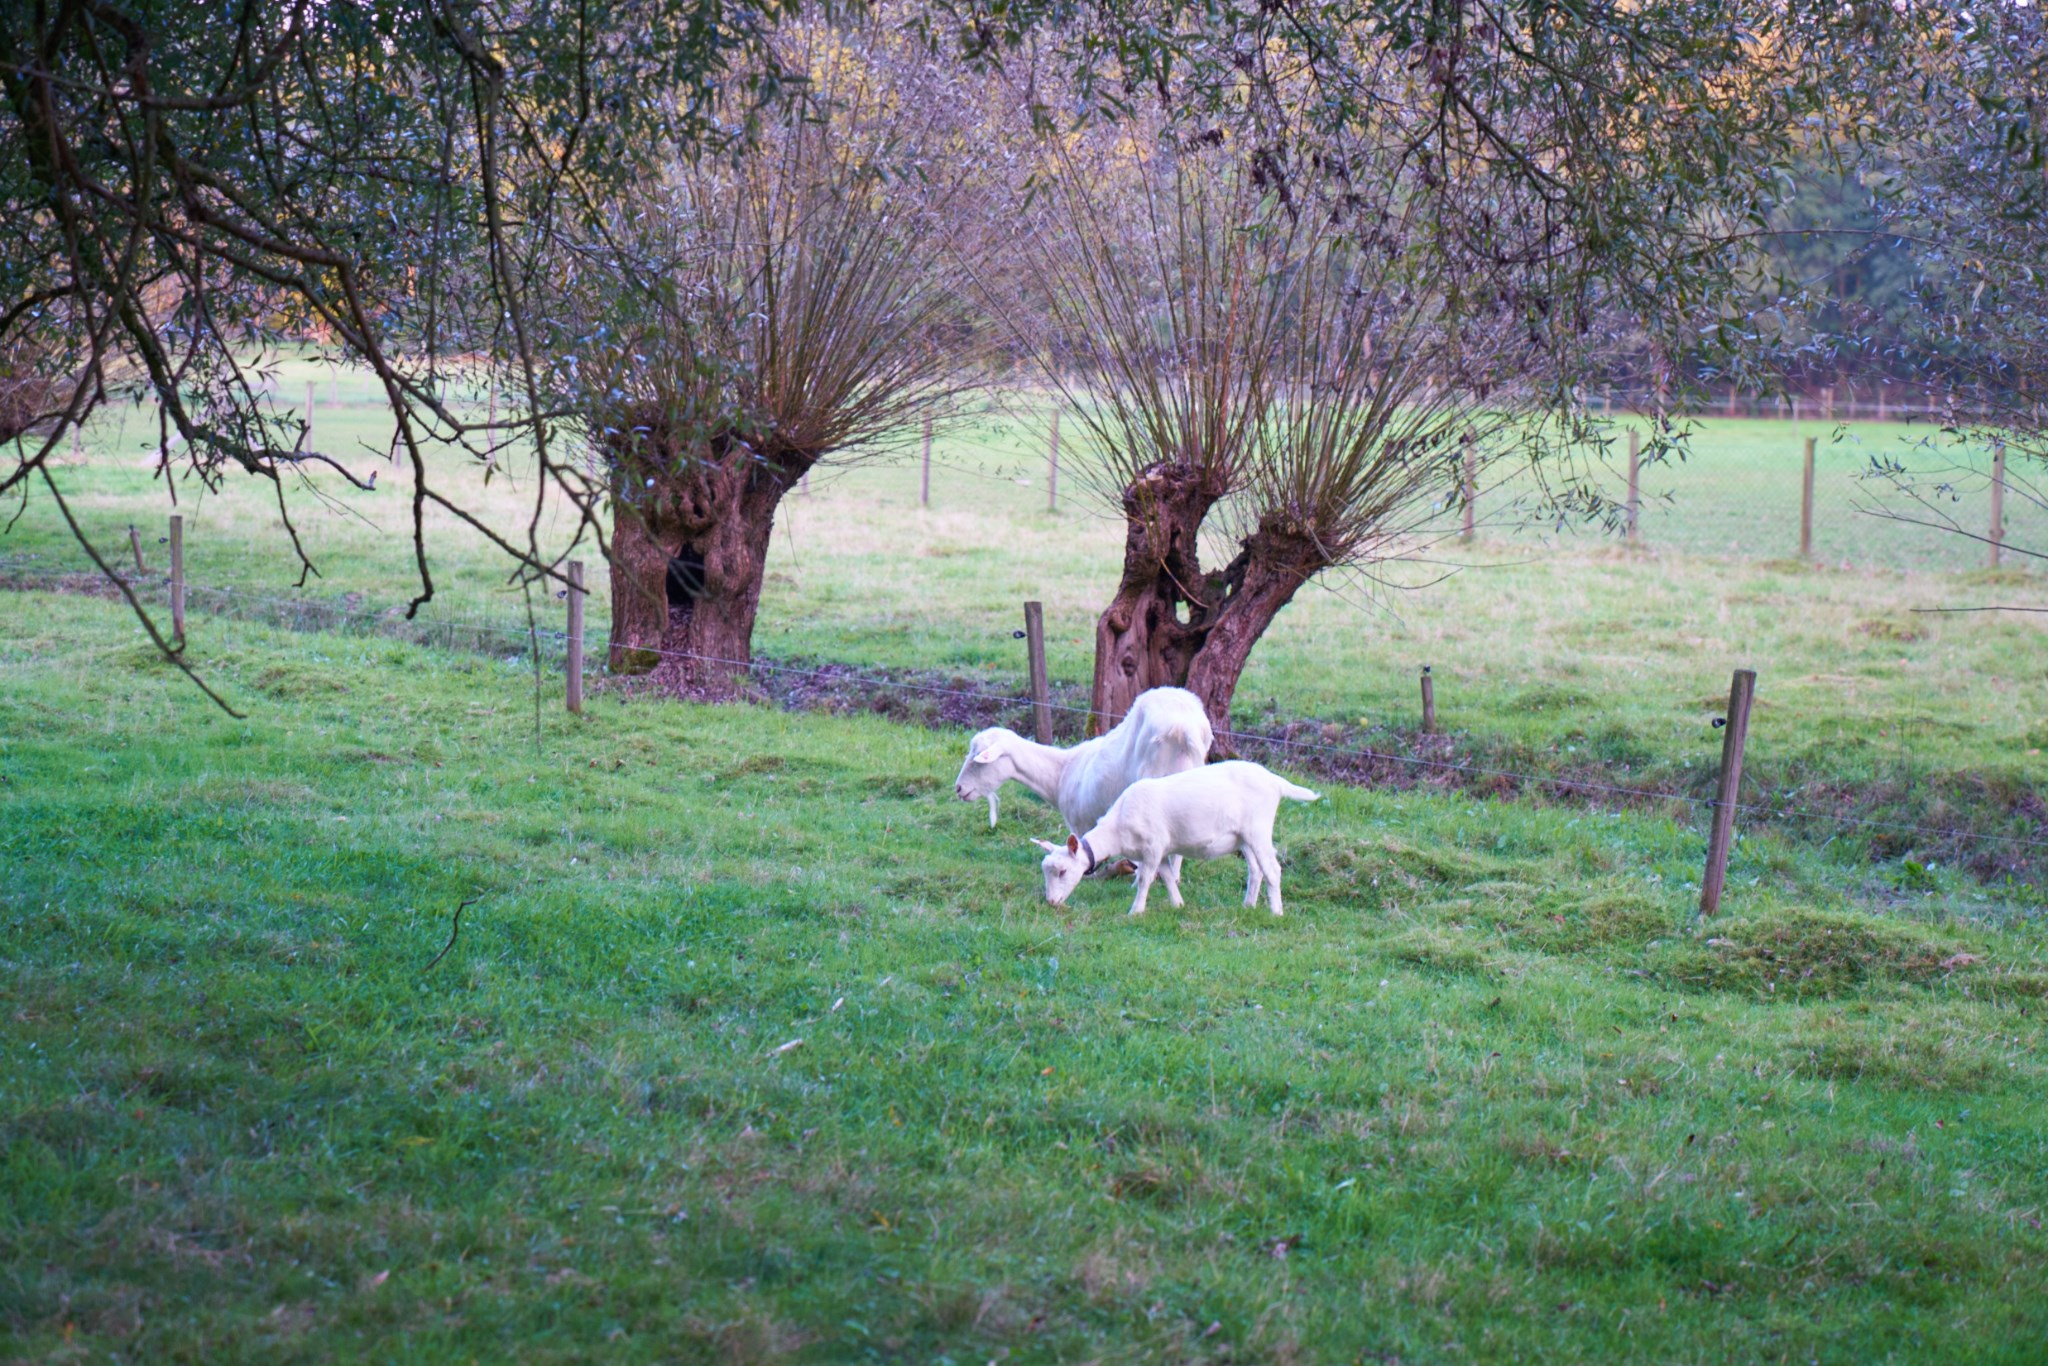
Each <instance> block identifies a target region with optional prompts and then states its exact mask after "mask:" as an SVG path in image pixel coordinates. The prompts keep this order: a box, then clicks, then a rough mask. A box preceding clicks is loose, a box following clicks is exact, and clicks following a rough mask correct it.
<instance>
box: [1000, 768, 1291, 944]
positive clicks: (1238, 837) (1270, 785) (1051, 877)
mask: <svg viewBox="0 0 2048 1366" xmlns="http://www.w3.org/2000/svg"><path fill="white" fill-rule="evenodd" d="M1282 797H1287V798H1289V799H1291V800H1293V801H1297V802H1312V801H1315V800H1316V794H1315V793H1313V792H1311V791H1309V790H1308V789H1307V788H1305V787H1296V786H1295V785H1294V784H1293V783H1290V782H1288V781H1287V780H1286V779H1285V778H1282V777H1280V776H1279V775H1278V774H1276V773H1271V772H1268V771H1267V770H1266V769H1264V768H1261V767H1260V766H1259V765H1257V764H1254V763H1248V762H1246V761H1245V760H1242V759H1233V760H1231V761H1229V762H1228V763H1221V764H1210V765H1209V766H1207V767H1206V768H1199V769H1193V770H1190V771H1189V772H1186V773H1176V774H1173V775H1172V776H1171V777H1166V778H1145V779H1141V780H1140V781H1138V782H1135V783H1132V784H1131V785H1130V786H1129V787H1127V788H1125V789H1124V793H1123V795H1122V796H1121V797H1118V798H1117V799H1116V803H1115V804H1114V805H1112V806H1111V807H1110V808H1109V811H1108V812H1107V814H1105V815H1104V816H1103V818H1102V819H1101V821H1099V822H1098V823H1097V824H1096V825H1095V826H1094V828H1092V829H1091V830H1089V831H1088V833H1087V834H1085V835H1082V836H1079V837H1078V838H1076V837H1074V836H1071V835H1070V836H1068V837H1067V843H1066V846H1065V847H1064V848H1062V847H1061V846H1059V845H1057V844H1051V843H1048V842H1047V841H1045V840H1033V841H1032V843H1033V844H1036V845H1037V846H1038V847H1039V848H1041V849H1044V850H1045V851H1046V855H1045V861H1044V868H1045V899H1046V900H1047V901H1050V902H1051V903H1052V904H1053V905H1055V906H1058V905H1062V904H1063V903H1065V901H1066V899H1067V894H1068V893H1069V892H1071V891H1073V890H1074V888H1075V887H1076V886H1077V885H1079V883H1080V881H1081V879H1082V878H1084V877H1086V876H1088V874H1090V873H1092V872H1094V871H1095V869H1096V866H1097V865H1098V864H1100V863H1102V862H1103V861H1104V860H1107V859H1114V858H1128V859H1132V860H1134V861H1135V862H1136V863H1137V865H1138V899H1137V900H1136V901H1134V902H1132V903H1131V914H1132V915H1142V914H1144V911H1145V897H1146V895H1147V894H1148V893H1149V892H1150V891H1151V890H1152V879H1153V878H1155V877H1159V876H1161V875H1162V874H1163V875H1164V877H1165V880H1166V894H1167V896H1169V897H1171V898H1172V899H1173V904H1174V905H1176V906H1179V905H1181V904H1183V903H1182V902H1181V899H1180V860H1181V856H1182V855H1184V854H1192V855H1194V856H1195V857H1196V858H1221V857H1223V856H1224V855H1225V854H1242V855H1244V861H1245V866H1246V867H1247V868H1248V869H1249V870H1250V872H1249V873H1248V875H1247V876H1246V879H1245V887H1244V904H1245V905H1247V906H1256V905H1257V904H1258V901H1259V883H1260V881H1261V880H1262V879H1263V880H1264V881H1265V883H1266V884H1267V886H1268V887H1269V888H1270V890H1269V891H1268V893H1267V896H1268V897H1269V899H1270V901H1271V904H1272V907H1273V914H1274V915H1279V914H1280V859H1279V856H1278V855H1276V854H1275V853H1274V852H1273V817H1274V814H1275V813H1277V812H1278V811H1279V809H1280V799H1281V798H1282Z"/></svg>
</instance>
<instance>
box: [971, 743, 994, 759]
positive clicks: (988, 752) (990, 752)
mask: <svg viewBox="0 0 2048 1366" xmlns="http://www.w3.org/2000/svg"><path fill="white" fill-rule="evenodd" d="M995 761H996V747H995V746H994V745H990V746H989V747H988V748H987V749H985V750H983V751H982V752H981V753H979V754H977V755H975V756H974V762H975V763H977V764H992V763H994V762H995Z"/></svg>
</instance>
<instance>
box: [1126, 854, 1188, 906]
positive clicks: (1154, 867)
mask: <svg viewBox="0 0 2048 1366" xmlns="http://www.w3.org/2000/svg"><path fill="white" fill-rule="evenodd" d="M1158 876H1159V863H1158V861H1157V860H1156V859H1146V860H1145V861H1144V862H1143V863H1141V864H1139V865H1138V899H1137V900H1135V901H1133V902H1132V903H1131V914H1132V915H1143V914H1145V898H1146V896H1147V895H1149V894H1150V893H1151V891H1152V879H1153V878H1155V877H1158ZM1174 904H1175V905H1179V904H1180V903H1179V901H1178V900H1176V901H1175V902H1174Z"/></svg>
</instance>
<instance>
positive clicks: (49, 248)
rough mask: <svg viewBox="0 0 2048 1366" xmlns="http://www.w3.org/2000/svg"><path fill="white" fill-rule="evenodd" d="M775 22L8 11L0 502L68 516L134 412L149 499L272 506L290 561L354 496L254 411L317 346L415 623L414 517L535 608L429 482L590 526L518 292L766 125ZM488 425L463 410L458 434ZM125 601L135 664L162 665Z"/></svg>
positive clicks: (533, 571)
mask: <svg viewBox="0 0 2048 1366" xmlns="http://www.w3.org/2000/svg"><path fill="white" fill-rule="evenodd" d="M793 8H794V6H793V4H792V3H791V0H769V3H767V4H763V5H756V6H751V7H746V8H734V9H727V8H724V7H721V6H718V5H709V6H707V5H704V4H700V3H696V0H687V2H686V0H574V3H567V2H566V0H564V2H562V3H557V2H556V0H427V2H426V3H420V4H369V5H365V4H323V3H318V0H246V3H237V4H233V5H207V4H198V5H195V4H190V3H186V0H126V2H124V3H89V4H74V3H23V4H9V5H4V6H0V357H4V360H0V365H4V366H7V367H16V366H19V367H22V368H21V372H20V373H18V374H16V373H13V372H12V371H11V370H10V372H9V377H10V379H11V380H13V381H18V382H11V383H10V384H9V387H8V392H7V394H6V397H5V401H6V403H7V404H8V405H9V407H8V413H7V416H6V418H5V423H6V426H5V429H4V430H0V436H4V437H6V438H7V439H8V441H9V445H8V447H7V450H6V452H5V463H4V465H0V496H6V497H11V498H24V499H25V498H29V497H47V498H48V499H50V500H51V501H52V502H53V503H54V504H55V505H56V506H57V507H58V508H59V509H60V510H61V511H62V512H63V514H64V516H65V517H66V518H67V520H69V521H70V525H71V527H72V530H73V532H74V534H75V535H76V537H77V539H78V541H79V543H80V544H81V546H82V547H83V548H84V549H85V550H86V552H87V553H88V554H90V555H91V556H92V557H93V558H94V560H95V561H96V562H97V563H98V564H99V566H100V567H101V569H102V570H103V571H104V572H105V573H106V574H107V576H108V577H109V578H110V579H112V580H113V581H114V582H115V583H116V584H118V585H120V586H121V589H122V591H123V592H124V593H126V592H128V591H129V589H128V585H127V584H126V583H125V581H124V580H122V579H121V577H120V576H119V575H118V574H116V573H115V572H114V571H113V569H112V568H111V567H110V566H109V564H108V557H107V556H106V555H105V554H103V553H102V551H101V549H100V548H99V547H97V546H95V545H94V544H93V542H92V539H91V537H90V536H89V535H88V534H87V533H86V531H85V530H84V529H83V527H82V526H81V524H80V523H79V522H78V521H77V520H76V519H74V518H72V516H71V509H70V505H69V503H68V501H67V500H66V497H65V492H64V486H65V482H66V478H65V476H64V475H63V474H62V473H60V472H59V471H58V469H57V468H56V463H55V461H54V459H53V456H54V454H55V453H58V452H61V451H62V450H63V449H64V446H65V444H66V440H65V438H66V434H67V432H68V431H69V429H71V428H72V427H74V426H76V425H77V424H79V423H81V422H83V421H85V420H86V419H87V418H88V417H89V416H90V415H91V414H92V413H93V412H94V411H95V410H96V409H97V408H99V407H101V406H103V405H105V404H107V403H110V402H113V401H117V400H125V399H131V398H138V397H145V396H146V397H150V398H153V399H154V400H155V401H156V404H157V405H158V411H159V413H160V420H161V423H162V428H163V436H164V441H165V445H166V446H167V447H169V448H171V449H173V450H174V452H175V456H174V458H173V459H172V460H170V461H167V462H166V463H165V465H164V467H163V468H162V471H161V475H162V478H163V479H164V482H165V485H166V490H165V492H166V496H167V498H169V499H173V500H174V499H175V498H176V496H177V489H178V486H179V485H180V484H184V483H196V484H200V485H206V486H211V485H213V484H215V483H217V482H218V481H219V480H220V479H222V478H225V477H229V476H231V475H235V474H246V475H249V476H253V477H255V478H258V479H261V480H264V481H266V482H267V483H269V484H270V485H271V486H272V487H273V488H274V489H275V490H276V493H277V497H278V505H279V509H280V512H281V514H283V517H284V522H285V527H286V532H287V536H286V539H285V541H284V542H283V543H282V544H281V546H280V549H281V551H282V552H283V555H282V557H281V558H283V559H284V560H285V561H286V562H287V563H289V564H290V566H291V571H292V572H295V573H298V574H299V575H300V576H301V578H302V579H303V576H304V575H305V574H307V573H311V572H315V567H314V565H313V564H312V562H311V561H310V559H308V558H306V556H305V555H304V554H303V553H302V552H301V551H300V546H299V542H298V539H297V537H296V535H295V534H292V533H291V531H290V527H291V517H290V513H289V508H290V505H291V501H292V495H293V494H294V493H297V492H303V491H304V490H305V489H306V488H307V482H306V481H307V480H308V479H309V478H310V477H311V476H313V475H314V474H316V473H317V474H320V475H321V476H322V477H326V478H330V479H332V478H348V479H351V480H353V479H354V478H355V477H356V476H354V475H353V474H351V473H350V472H349V469H348V463H349V462H348V461H347V460H346V459H344V458H343V457H344V456H345V455H346V453H345V452H339V451H335V450H332V449H327V448H323V447H322V446H320V445H318V444H315V443H313V442H309V441H308V440H307V435H308V434H307V422H306V415H305V414H303V413H300V412H297V411H295V410H294V409H293V408H292V407H291V406H290V405H289V402H288V400H286V399H282V398H280V396H279V394H278V393H277V391H276V387H275V386H272V385H270V384H267V383H266V379H267V377H268V372H269V370H270V368H271V365H272V363H273V362H274V360H275V358H276V356H277V353H278V348H279V347H280V345H281V344H284V343H288V342H291V341H293V340H294V339H296V338H299V337H302V336H304V335H307V334H309V333H312V332H320V333H323V334H325V335H326V336H328V337H331V338H332V339H333V340H332V353H331V354H333V355H334V357H335V358H337V359H340V360H343V361H346V362H348V363H352V364H355V365H359V366H362V367H364V368H365V369H366V370H367V371H368V372H369V373H370V374H372V375H373V376H374V377H375V378H376V380H377V383H378V384H379V386H380V387H381V390H382V394H383V397H384V401H385V403H386V405H387V407H388V409H389V412H390V415H391V422H392V436H391V448H392V449H393V451H394V452H395V453H397V454H398V455H399V456H402V457H403V459H404V460H405V462H406V463H407V465H408V466H409V467H410V470H411V508H410V513H411V518H410V520H411V532H412V538H413V543H414V550H415V563H416V567H417V571H418V579H419V581H418V587H417V592H416V593H415V595H414V598H413V601H412V603H411V608H412V609H414V610H416V609H417V608H418V607H419V606H420V605H421V604H422V603H424V602H426V601H427V600H428V599H430V598H431V597H432V596H433V592H434V583H433V578H432V576H431V574H430V573H429V570H428V564H429V556H428V546H427V525H428V522H427V514H428V512H429V510H430V509H439V510H445V511H446V512H448V513H450V514H452V515H453V516H454V517H455V518H456V519H458V520H461V521H464V522H467V523H469V524H470V525H471V526H472V527H474V528H476V529H477V530H479V531H481V532H482V533H484V534H485V535H487V536H489V537H490V538H491V539H492V540H493V541H494V542H495V543H496V544H498V546H499V547H500V548H501V549H502V550H503V551H504V552H505V553H506V555H507V557H508V560H509V562H510V564H511V566H512V568H513V569H514V571H515V572H516V573H518V574H520V575H522V576H524V577H527V578H528V579H529V580H530V579H531V578H533V577H536V576H542V575H556V576H559V570H558V566H557V564H556V562H555V558H554V555H553V552H552V548H544V547H543V546H542V545H541V544H540V542H539V539H538V537H537V534H536V532H535V528H537V527H538V526H539V524H540V520H541V519H540V517H539V513H538V510H536V513H535V516H534V517H533V519H532V522H531V524H530V525H529V527H528V528H527V529H526V532H525V534H523V535H522V534H521V533H520V532H519V531H516V530H515V531H510V532H506V531H502V530H501V529H499V528H495V527H492V526H490V525H488V524H487V521H486V520H485V519H484V518H483V517H482V516H481V514H480V512H479V510H478V509H477V508H475V507H472V506H469V505H466V503H465V501H464V495H463V494H462V493H460V492H459V491H458V488H457V486H455V485H454V484H453V483H452V481H450V480H447V479H445V478H443V477H441V476H442V474H443V471H444V470H445V468H446V467H447V465H448V464H449V463H451V462H452V463H455V464H458V465H459V464H466V463H468V462H476V463H478V464H481V463H483V462H485V461H488V460H489V459H490V458H491V457H492V455H493V453H494V452H495V451H496V450H497V449H498V448H499V447H501V446H502V445H504V444H505V443H506V442H507V441H512V440H516V441H519V442H522V443H524V444H525V445H526V447H527V448H528V449H530V450H531V451H532V452H533V458H535V459H537V461H538V463H539V466H540V472H541V477H540V478H539V479H537V480H536V481H535V489H536V494H535V496H536V498H544V497H547V496H549V495H550V494H551V493H556V492H560V493H566V494H567V495H568V496H569V497H570V498H571V499H572V501H574V502H576V503H577V505H578V506H579V508H580V509H582V510H583V511H584V512H585V513H586V514H588V512H589V510H590V509H589V503H590V500H589V499H588V498H587V497H585V496H584V495H585V493H586V490H585V487H584V485H583V482H582V479H581V472H580V471H579V470H577V469H576V468H575V467H574V465H573V462H571V461H570V460H568V459H566V458H564V456H565V452H564V451H563V448H562V443H561V442H560V441H558V440H557V439H555V426H556V424H555V422H554V418H555V416H556V414H554V413H551V412H550V411H548V410H547V408H546V407H545V405H544V404H541V403H539V402H537V401H536V400H537V398H538V386H537V384H536V380H537V376H538V374H539V372H540V371H541V370H543V369H544V368H545V365H546V359H547V358H546V357H545V355H544V354H543V353H542V352H541V350H540V347H539V343H540V338H541V333H542V328H541V325H540V322H539V321H538V320H539V319H540V318H543V317H545V316H546V315H547V314H548V311H549V309H548V303H547V300H546V298H545V295H546V292H547V287H548V284H549V281H548V280H547V278H546V276H545V274H544V272H543V271H542V269H541V265H542V263H543V262H544V261H546V260H547V259H549V258H550V255H551V252H552V249H553V245H554V243H555V241H556V235H557V233H558V231H559V230H560V229H561V228H562V227H563V226H564V224H565V223H567V222H570V221H574V220H576V219H577V218H579V217H580V216H581V215H582V214H583V213H584V212H585V211H586V207H587V206H590V205H595V204H602V203H604V202H607V201H608V200H609V199H610V198H611V197H612V195H614V194H615V193H617V192H618V191H619V190H620V189H621V188H623V187H628V186H631V185H633V184H635V183H637V182H638V181H639V180H640V179H641V178H642V177H643V176H644V175H645V174H646V172H647V170H648V168H649V167H650V166H653V165H656V164H659V162H660V161H661V160H662V159H663V158H664V157H665V156H666V155H667V153H668V149H671V148H673V147H675V146H677V145H685V146H693V147H701V146H705V145H708V144H713V143H717V142H719V141H722V140H724V139H726V138H728V137H730V136H731V135H732V133H733V131H734V130H733V126H732V125H731V123H730V122H729V113H728V117H726V118H714V117H713V116H712V115H711V112H710V108H709V105H710V102H711V96H712V95H714V94H715V95H716V97H717V100H718V102H719V103H720V105H721V106H722V108H723V109H725V110H726V111H730V110H732V109H735V108H742V107H747V106H749V105H750V104H755V103H758V104H761V105H763V106H773V105H774V104H776V103H777V102H778V100H779V98H780V96H781V94H782V93H783V92H784V90H785V88H786V87H785V83H784V75H785V73H784V72H783V71H782V70H781V69H780V68H779V67H778V66H777V65H776V63H775V62H774V61H773V56H772V51H771V47H770V36H771V34H772V33H773V31H774V29H775V26H776V24H777V22H778V20H779V19H780V18H781V17H782V16H783V15H785V14H787V13H789V12H791V10H792V9H793ZM478 357H489V358H495V360H496V362H497V363H498V365H499V366H500V367H501V368H502V370H503V372H504V374H505V376H506V378H507V379H508V380H509V381H510V385H509V388H508V395H509V396H511V397H512V399H513V402H512V404H511V405H510V406H509V408H508V409H507V410H501V411H500V413H499V414H498V415H497V416H496V420H495V421H493V420H492V417H491V416H490V415H488V414H486V413H483V412H480V411H476V410H474V409H473V408H472V407H470V406H466V405H464V404H462V403H460V402H456V401H452V398H453V393H452V388H451V383H450V381H451V378H452V377H457V376H459V375H460V374H461V373H462V372H463V370H464V369H465V368H466V367H468V366H470V365H472V364H473V363H474V362H475V360H476V358H478ZM478 406H479V407H480V405H478ZM129 601H130V602H131V604H132V605H133V606H134V608H135V610H136V612H137V613H138V615H139V616H140V617H141V619H142V620H143V622H144V624H145V625H146V626H147V627H148V628H149V630H150V633H151V635H152V637H153V638H154V639H155V640H156V641H157V643H158V645H159V646H160V647H161V648H162V649H164V650H165V651H166V653H168V654H170V655H171V656H172V657H173V658H174V659H177V660H178V661H179V662H180V664H181V665H183V664H184V660H183V657H182V646H176V647H174V646H173V645H172V644H171V643H170V642H169V641H168V640H166V639H165V637H164V634H163V633H162V632H160V631H159V630H158V629H157V627H156V626H155V624H154V622H153V621H152V619H151V615H150V613H148V612H147V611H146V610H145V609H144V607H143V605H142V603H141V602H140V601H139V600H137V599H136V598H135V597H134V596H133V595H132V594H130V597H129Z"/></svg>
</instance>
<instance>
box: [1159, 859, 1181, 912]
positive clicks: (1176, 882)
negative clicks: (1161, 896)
mask: <svg viewBox="0 0 2048 1366" xmlns="http://www.w3.org/2000/svg"><path fill="white" fill-rule="evenodd" d="M1159 880H1160V881H1161V882H1163V883H1165V884H1166V895H1167V896H1168V897H1169V898H1170V899H1171V900H1172V902H1173V904H1174V905H1176V906H1185V905H1187V903H1186V902H1185V901H1182V900H1181V899H1180V858H1179V856H1178V855H1176V856H1175V857H1173V858H1170V859H1168V860H1167V861H1166V862H1164V863H1162V864H1160V865H1159Z"/></svg>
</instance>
